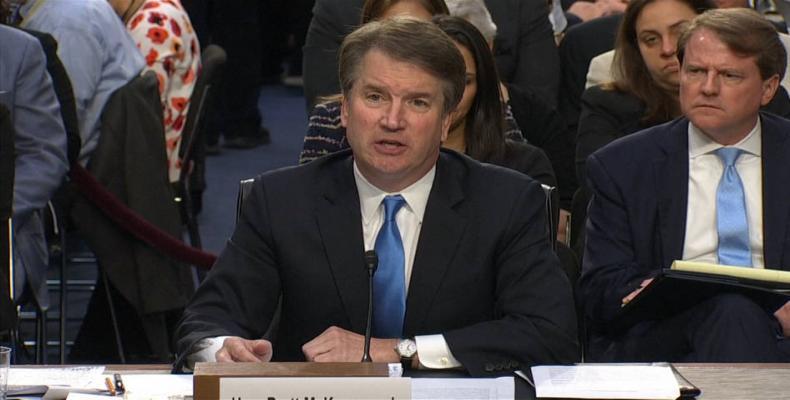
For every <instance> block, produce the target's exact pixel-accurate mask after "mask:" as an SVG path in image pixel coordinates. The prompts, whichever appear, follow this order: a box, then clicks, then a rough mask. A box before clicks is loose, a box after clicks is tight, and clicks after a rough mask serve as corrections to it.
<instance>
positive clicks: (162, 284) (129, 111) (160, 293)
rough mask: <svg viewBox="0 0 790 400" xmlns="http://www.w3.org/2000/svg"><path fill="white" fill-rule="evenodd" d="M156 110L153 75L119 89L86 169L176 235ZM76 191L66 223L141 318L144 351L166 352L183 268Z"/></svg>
mask: <svg viewBox="0 0 790 400" xmlns="http://www.w3.org/2000/svg"><path fill="white" fill-rule="evenodd" d="M163 129H164V128H163V124H162V108H161V103H160V100H159V90H158V86H157V79H156V76H155V75H154V74H153V73H152V72H147V73H145V74H143V75H141V76H139V77H137V78H135V79H133V80H132V81H130V82H129V83H127V84H126V85H124V86H122V87H121V88H119V89H118V90H117V91H115V93H113V95H112V96H111V97H110V100H108V101H107V105H106V106H105V108H104V111H103V112H102V116H101V132H102V134H101V137H100V138H99V143H98V146H97V147H96V150H95V151H94V153H93V155H92V156H91V160H90V163H89V164H88V170H89V171H90V172H91V173H92V174H93V175H94V176H95V177H96V179H97V180H98V181H99V182H101V183H102V184H103V185H104V186H105V187H106V188H107V190H108V191H110V192H111V193H112V194H114V195H115V196H117V197H118V198H119V199H120V200H121V201H123V202H124V203H125V204H126V205H127V206H128V207H129V208H130V209H132V210H133V211H135V212H137V213H138V214H139V215H140V216H141V217H143V218H144V219H145V220H146V221H148V222H150V223H152V224H153V225H155V226H156V227H157V228H159V229H161V230H163V231H164V232H166V233H168V234H170V235H171V236H173V237H181V232H182V230H181V219H180V214H179V212H178V207H177V206H176V204H175V202H174V201H173V192H172V187H171V185H170V182H169V180H168V177H167V156H166V154H165V141H164V132H163ZM86 195H89V194H86V193H80V196H78V197H77V198H75V200H74V206H73V208H72V214H71V216H72V220H73V221H74V224H75V225H76V227H77V228H78V229H79V231H80V236H81V237H82V238H84V239H85V241H86V242H87V243H88V245H89V247H90V248H91V250H93V252H94V253H96V257H97V259H98V261H99V264H100V265H101V266H102V268H103V271H104V272H105V273H106V274H107V277H108V278H109V281H110V283H111V284H112V286H113V287H114V288H116V289H117V290H118V292H119V293H120V294H121V295H122V296H123V297H124V298H125V299H126V300H127V301H128V302H129V303H130V304H131V305H132V306H133V307H134V309H135V311H137V312H138V314H139V316H140V318H141V320H142V321H143V325H144V326H143V328H144V331H145V333H146V335H147V340H148V343H149V344H150V346H151V352H152V353H153V354H155V355H157V356H158V357H159V358H160V359H162V360H166V359H168V358H169V356H170V355H171V354H172V351H171V349H170V346H171V335H170V332H168V329H167V324H166V321H164V319H163V318H162V316H163V314H164V313H165V312H169V311H172V310H180V309H181V308H183V307H184V306H185V305H186V303H187V301H188V300H189V298H190V297H191V296H192V294H193V283H192V274H191V272H190V270H189V268H187V267H186V266H185V265H183V264H181V263H180V262H177V261H175V260H173V259H171V258H170V257H168V256H167V255H165V254H162V253H160V252H159V251H157V250H154V249H153V248H151V247H150V246H148V245H147V244H145V243H143V242H142V241H139V240H137V239H135V238H133V237H132V236H131V235H130V234H129V233H128V232H126V231H125V230H123V229H122V228H121V227H119V226H118V225H116V224H115V223H114V222H113V221H112V220H111V219H109V217H107V216H106V215H105V214H104V212H103V211H102V210H101V209H100V208H99V207H97V206H95V205H94V204H93V203H92V202H90V201H89V200H88V199H87V198H86V197H85V196H86Z"/></svg>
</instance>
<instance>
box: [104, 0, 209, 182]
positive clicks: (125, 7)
mask: <svg viewBox="0 0 790 400" xmlns="http://www.w3.org/2000/svg"><path fill="white" fill-rule="evenodd" d="M109 2H110V5H112V8H113V9H114V10H115V12H116V13H117V14H118V15H119V16H120V17H121V19H122V20H123V23H124V24H126V28H127V29H128V30H129V34H130V35H131V36H132V39H133V40H134V42H135V43H136V44H137V48H138V49H139V50H140V53H141V55H142V56H143V57H145V70H150V71H154V72H155V73H156V77H157V79H159V93H160V96H161V98H162V111H163V115H164V123H165V126H164V128H165V150H166V151H167V164H168V165H167V166H168V168H167V169H168V176H169V178H170V182H176V181H178V178H179V174H180V173H181V167H182V166H181V161H180V160H179V157H178V153H179V149H180V148H181V133H182V131H183V130H184V124H185V122H186V119H187V113H188V112H189V106H190V104H189V100H190V98H191V96H192V90H193V89H194V88H195V81H196V80H197V74H198V72H199V70H200V45H199V44H198V39H197V35H196V34H195V30H194V29H193V28H192V23H191V22H190V20H189V16H188V15H187V13H186V12H185V11H184V9H183V7H181V3H180V2H179V1H178V0H166V1H162V0H109Z"/></svg>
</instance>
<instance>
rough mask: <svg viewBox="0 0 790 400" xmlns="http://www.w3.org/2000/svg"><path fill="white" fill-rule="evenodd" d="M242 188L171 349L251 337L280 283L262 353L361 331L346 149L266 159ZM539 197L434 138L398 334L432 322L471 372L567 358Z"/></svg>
mask: <svg viewBox="0 0 790 400" xmlns="http://www.w3.org/2000/svg"><path fill="white" fill-rule="evenodd" d="M247 198H248V200H246V201H245V204H244V208H243V210H242V214H241V217H240V220H239V222H238V224H237V226H236V231H235V232H234V234H233V236H232V238H231V239H230V241H229V242H228V245H227V247H226V248H225V250H223V252H222V254H221V255H220V257H219V259H218V260H217V263H216V264H215V265H214V267H213V268H212V270H211V272H210V273H209V275H208V277H207V278H206V280H205V281H204V282H203V284H202V285H201V286H200V288H199V289H198V291H197V293H196V294H195V296H194V297H193V299H192V301H191V303H190V304H189V306H188V307H187V309H186V310H185V312H184V317H183V319H182V320H181V322H180V326H179V328H178V330H177V332H176V337H177V340H178V348H179V352H180V353H181V354H185V353H188V352H189V351H190V349H191V348H192V346H193V345H194V344H195V343H196V342H197V341H198V340H200V339H203V338H206V337H214V336H221V335H237V336H242V337H246V338H259V337H261V336H262V335H263V334H264V332H266V330H267V328H268V326H269V324H270V321H271V320H272V316H273V314H274V312H275V309H276V307H277V304H278V298H279V297H280V295H282V314H281V319H280V324H279V331H278V332H277V333H276V337H277V338H278V340H276V341H275V343H274V358H273V360H275V361H286V360H304V356H303V354H302V350H301V346H302V345H303V344H304V343H306V342H308V341H309V340H311V339H313V338H314V337H316V336H318V335H319V334H321V333H322V332H323V331H324V330H325V329H326V328H328V327H329V326H332V325H336V326H339V327H341V328H344V329H348V330H351V331H354V332H357V333H360V334H362V333H363V332H364V331H365V322H366V313H367V287H368V282H367V275H366V273H365V267H364V261H363V253H364V246H363V239H362V223H361V217H360V211H359V196H358V194H357V188H356V184H355V181H354V177H353V171H352V160H351V157H350V151H343V152H339V153H334V154H332V155H329V156H326V157H322V158H320V159H318V160H315V161H313V162H310V163H308V164H305V165H302V166H299V167H292V168H286V169H283V170H279V171H274V172H269V173H265V174H263V175H261V176H259V177H258V178H257V179H256V182H255V184H254V186H253V188H252V191H251V193H250V194H249V195H248V197H247ZM543 204H544V195H543V193H542V191H541V189H540V187H539V185H538V183H537V182H535V181H533V180H532V179H530V178H528V177H526V176H524V175H522V174H518V173H515V172H512V171H509V170H506V169H504V168H499V167H495V166H491V165H485V164H480V163H478V162H476V161H473V160H471V159H470V158H468V157H465V156H463V155H460V154H458V153H455V152H451V151H442V154H441V157H440V159H439V162H438V164H437V169H436V178H435V181H434V184H433V188H432V189H431V193H430V197H429V199H428V203H427V207H426V211H425V217H424V220H423V225H422V230H421V232H420V239H419V244H418V246H417V251H416V255H415V259H414V265H413V270H412V275H411V282H410V286H409V291H408V298H407V300H406V316H405V323H404V332H403V334H404V337H407V336H414V335H425V334H437V333H442V334H443V335H444V338H445V340H446V341H447V343H448V345H449V347H450V350H451V351H452V353H453V355H454V356H455V357H456V358H457V359H458V360H459V361H461V363H462V364H463V365H464V367H465V368H466V369H467V370H468V371H469V372H470V373H471V374H472V375H475V376H480V375H486V374H502V373H506V371H510V370H512V369H515V368H525V367H526V365H532V364H540V363H566V362H572V361H575V360H577V358H578V348H577V343H576V339H575V335H576V333H575V332H576V325H575V317H574V307H573V300H572V295H571V292H570V286H569V284H568V281H567V279H566V278H565V276H564V274H563V272H562V270H561V268H560V266H559V262H558V260H557V258H556V257H555V256H554V254H553V253H552V251H551V248H550V246H549V243H548V241H547V239H546V233H545V226H546V225H545V212H544V209H543ZM522 364H523V365H524V366H522V367H520V365H522Z"/></svg>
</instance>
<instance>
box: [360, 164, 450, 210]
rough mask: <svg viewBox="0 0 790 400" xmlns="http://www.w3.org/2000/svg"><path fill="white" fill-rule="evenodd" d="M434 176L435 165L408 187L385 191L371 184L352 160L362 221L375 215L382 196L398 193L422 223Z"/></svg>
mask: <svg viewBox="0 0 790 400" xmlns="http://www.w3.org/2000/svg"><path fill="white" fill-rule="evenodd" d="M435 176H436V165H434V166H433V167H432V168H431V169H430V170H429V171H428V173H426V174H425V175H423V177H422V178H420V179H419V180H417V182H414V183H412V184H411V185H410V186H409V187H407V188H405V189H403V190H401V191H400V192H398V193H387V192H385V191H383V190H381V189H379V188H377V187H376V186H373V184H372V183H370V182H369V181H368V180H367V179H365V177H364V176H362V172H360V170H359V167H357V162H356V161H354V181H355V182H356V184H357V192H358V193H359V204H360V208H361V212H362V222H363V223H367V221H370V220H371V219H372V218H373V217H374V216H375V215H376V212H377V211H378V209H379V206H380V205H381V201H382V200H384V196H389V195H393V194H400V195H401V196H403V199H404V200H406V206H407V207H409V208H410V209H411V211H412V212H413V213H414V215H416V216H417V219H418V220H419V222H420V223H422V218H423V216H424V215H425V207H426V205H427V204H428V196H429V195H430V194H431V187H433V180H434V177H435Z"/></svg>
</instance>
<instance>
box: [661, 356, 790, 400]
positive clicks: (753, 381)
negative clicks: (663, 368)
mask: <svg viewBox="0 0 790 400" xmlns="http://www.w3.org/2000/svg"><path fill="white" fill-rule="evenodd" d="M675 368H676V369H677V370H678V372H680V373H681V374H682V375H683V376H685V377H686V379H688V380H689V381H691V383H693V384H694V385H696V386H697V387H699V388H700V389H702V395H701V396H699V397H697V398H698V399H717V400H718V399H721V400H728V399H760V400H767V399H782V400H787V399H790V364H675Z"/></svg>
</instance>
